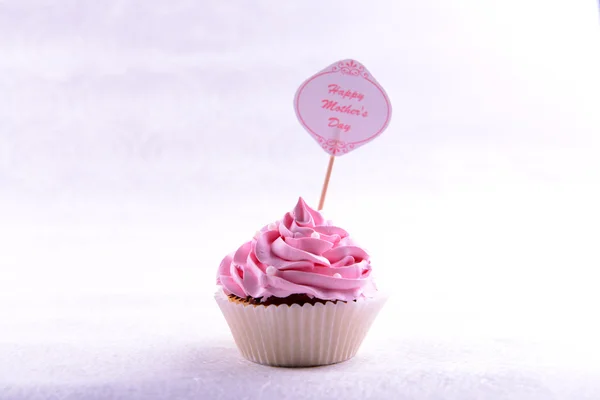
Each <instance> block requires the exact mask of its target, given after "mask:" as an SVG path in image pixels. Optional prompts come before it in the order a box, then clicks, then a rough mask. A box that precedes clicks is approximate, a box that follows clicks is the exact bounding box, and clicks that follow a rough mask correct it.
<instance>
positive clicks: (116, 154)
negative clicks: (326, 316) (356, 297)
mask: <svg viewBox="0 0 600 400" xmlns="http://www.w3.org/2000/svg"><path fill="white" fill-rule="evenodd" d="M599 45H600V33H599V29H598V6H597V3H596V2H594V1H592V0H589V1H584V0H562V1H561V0H550V1H549V0H545V1H542V0H521V1H517V0H509V1H504V2H488V1H485V2H484V1H478V0H462V1H455V2H447V1H442V0H424V1H419V2H415V1H405V0H401V1H370V2H359V1H354V0H346V1H328V2H275V1H266V0H265V1H255V2H251V3H250V2H242V1H235V2H231V1H230V2H225V1H223V2H220V1H217V0H214V1H191V0H189V1H185V0H172V1H169V2H161V1H157V0H151V1H148V0H137V1H125V0H109V1H104V2H92V1H76V0H63V1H60V2H59V1H42V0H21V1H19V0H0V398H1V399H3V400H4V399H7V400H8V399H25V398H37V399H50V398H57V399H80V398H81V399H95V398H98V399H101V398H103V399H106V398H126V399H150V398H157V399H159V398H171V399H179V398H181V399H183V398H207V399H209V398H210V399H212V398H215V399H216V398H224V399H229V398H231V399H232V398H238V399H242V398H248V399H254V398H261V396H262V398H264V399H267V398H275V397H277V398H297V397H298V396H300V393H301V391H302V390H307V391H308V392H309V393H310V394H311V398H337V397H340V398H341V396H344V398H348V399H349V398H418V399H461V400H464V399H480V398H481V399H483V398H485V399H509V398H510V399H552V398H556V399H575V398H577V399H585V398H589V399H597V398H600V383H598V382H600V367H599V366H600V347H599V346H598V345H597V339H596V337H597V336H598V335H600V326H599V324H598V321H597V318H598V304H599V302H600V294H599V293H598V283H597V282H598V274H597V269H598V267H600V256H599V254H598V253H599V251H598V249H599V247H600V246H599V243H600V233H599V230H598V226H599V225H600V212H599V211H598V204H600V189H599V182H600V161H599V160H600V158H599V157H598V154H599V151H600V135H599V133H600V112H599V111H598V109H599V106H600V96H599V93H600V74H599V73H598V71H600V51H599V50H600V47H599ZM343 58H355V59H357V60H359V61H361V62H363V63H364V64H365V65H366V67H367V68H369V69H370V71H371V72H372V73H373V75H374V76H375V77H376V78H377V79H378V81H379V82H380V83H381V84H382V85H383V86H384V87H385V88H386V90H387V92H388V94H389V97H390V99H391V101H392V105H393V108H394V114H393V118H392V122H391V124H390V127H389V128H388V130H387V131H386V132H385V133H384V134H383V135H382V136H381V137H380V138H378V139H377V140H376V141H374V142H373V143H371V144H369V145H368V146H365V147H363V148H361V149H359V150H357V151H356V152H354V153H352V154H350V155H347V156H344V157H342V158H340V159H338V160H337V162H336V165H335V167H334V171H333V177H332V183H331V186H330V191H329V195H328V198H327V202H326V214H327V215H328V216H329V217H331V218H333V219H334V220H335V221H336V223H337V224H338V225H340V226H342V227H345V228H346V229H347V230H349V231H350V233H351V234H353V235H354V236H355V237H356V238H357V239H358V240H359V241H360V242H362V244H364V246H365V247H366V248H367V249H369V251H370V252H371V253H372V255H373V260H374V270H375V271H376V273H377V276H378V277H379V282H380V285H381V286H382V287H384V288H385V289H386V290H388V291H390V292H391V293H392V294H393V297H392V299H391V300H390V303H389V304H388V306H387V307H386V309H385V310H384V311H383V313H382V314H381V315H380V318H379V320H378V321H377V322H376V325H375V326H374V327H373V330H372V332H371V335H370V336H369V337H368V338H367V340H366V342H365V344H364V348H363V350H362V351H361V352H360V353H359V355H358V356H357V358H356V359H355V360H353V361H350V362H348V363H345V364H341V365H338V366H333V367H327V368H319V369H312V370H298V371H293V370H280V369H271V368H266V367H260V366H254V365H251V364H249V363H247V362H245V361H243V360H242V359H241V358H240V357H239V356H238V355H237V353H236V351H235V348H234V345H233V341H232V339H231V337H230V335H229V333H228V330H227V326H226V324H225V321H224V319H223V318H222V317H221V316H220V314H219V311H218V309H217V307H216V304H215V302H214V300H213V299H212V294H213V291H214V279H215V272H216V268H217V266H218V263H219V261H220V260H221V258H222V257H223V256H224V255H225V254H226V253H227V252H230V251H232V250H234V249H235V248H237V246H239V244H241V243H242V242H243V241H244V240H247V239H248V238H249V237H250V236H251V235H252V234H253V233H254V232H255V230H256V229H257V228H258V227H260V226H262V225H263V224H265V223H268V222H270V221H271V220H274V219H277V218H279V217H281V216H282V215H283V214H284V213H285V212H286V211H288V210H289V209H291V207H293V205H294V204H295V201H296V200H297V197H298V196H299V195H301V196H304V197H305V198H306V199H307V201H309V203H312V204H313V205H315V204H316V201H317V200H318V195H319V191H320V186H321V183H322V179H323V175H324V172H325V168H326V164H327V155H326V154H325V153H324V152H323V151H322V150H320V149H319V147H318V146H317V145H316V144H315V143H314V141H313V140H312V139H311V138H310V137H309V135H308V134H307V133H305V131H304V130H303V129H302V128H301V126H300V124H299V123H298V122H297V121H296V118H295V115H294V111H293V107H292V99H293V96H294V92H295V90H296V89H297V87H298V85H299V84H300V83H301V82H302V81H303V80H304V79H305V78H307V77H308V76H309V75H311V74H313V73H314V72H316V71H318V70H320V69H321V68H323V67H325V66H327V65H329V64H330V63H332V62H334V61H336V60H338V59H343ZM353 396H354V397H353Z"/></svg>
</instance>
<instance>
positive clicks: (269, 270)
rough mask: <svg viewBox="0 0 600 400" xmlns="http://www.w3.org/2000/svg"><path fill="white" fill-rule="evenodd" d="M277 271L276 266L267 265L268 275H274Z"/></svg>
mask: <svg viewBox="0 0 600 400" xmlns="http://www.w3.org/2000/svg"><path fill="white" fill-rule="evenodd" d="M275 272H277V269H276V268H275V267H274V266H272V265H269V266H268V267H267V275H269V276H273V275H275Z"/></svg>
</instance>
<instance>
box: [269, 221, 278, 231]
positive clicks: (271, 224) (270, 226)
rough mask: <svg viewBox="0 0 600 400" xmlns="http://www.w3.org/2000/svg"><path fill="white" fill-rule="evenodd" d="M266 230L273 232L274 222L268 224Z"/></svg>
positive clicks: (275, 227) (275, 226)
mask: <svg viewBox="0 0 600 400" xmlns="http://www.w3.org/2000/svg"><path fill="white" fill-rule="evenodd" d="M267 228H268V229H269V230H270V231H274V230H275V229H277V225H275V223H274V222H271V223H270V224H269V225H268V226H267Z"/></svg>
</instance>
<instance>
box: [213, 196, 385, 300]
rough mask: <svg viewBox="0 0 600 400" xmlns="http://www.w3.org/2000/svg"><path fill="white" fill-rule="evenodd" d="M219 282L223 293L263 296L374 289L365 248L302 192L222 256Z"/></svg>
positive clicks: (361, 293) (327, 295)
mask: <svg viewBox="0 0 600 400" xmlns="http://www.w3.org/2000/svg"><path fill="white" fill-rule="evenodd" d="M217 284H219V285H221V286H222V287H223V289H224V291H225V293H226V294H234V295H236V296H239V297H247V296H251V297H253V298H262V300H266V299H267V298H268V297H271V296H275V297H287V296H289V295H292V294H306V295H308V296H310V297H316V298H318V299H322V300H343V301H351V300H355V299H357V298H360V297H370V296H372V295H373V294H374V293H375V291H376V288H375V285H374V284H373V280H372V278H371V262H370V259H369V254H367V252H366V251H365V250H364V249H362V248H360V247H359V246H357V245H356V244H355V243H354V242H353V241H352V240H351V239H350V237H349V236H348V233H347V232H346V231H345V230H343V229H342V228H338V227H336V226H332V225H331V224H330V223H329V222H326V221H325V219H324V218H323V216H322V215H321V214H320V213H319V212H318V211H315V210H313V209H312V208H310V207H309V206H307V205H306V203H305V202H304V200H303V199H302V198H300V199H299V200H298V204H296V207H295V208H294V210H293V211H291V212H288V213H287V214H286V215H285V216H284V217H283V219H282V220H281V221H277V222H275V223H273V224H269V225H267V226H265V227H263V228H262V229H261V230H260V231H258V232H257V234H256V235H255V236H254V238H253V239H252V240H250V241H249V242H246V243H244V244H243V245H242V246H241V247H240V248H239V249H238V250H237V251H236V252H234V253H232V254H230V255H228V256H226V257H225V258H224V259H223V261H221V265H220V266H219V272H218V274H217Z"/></svg>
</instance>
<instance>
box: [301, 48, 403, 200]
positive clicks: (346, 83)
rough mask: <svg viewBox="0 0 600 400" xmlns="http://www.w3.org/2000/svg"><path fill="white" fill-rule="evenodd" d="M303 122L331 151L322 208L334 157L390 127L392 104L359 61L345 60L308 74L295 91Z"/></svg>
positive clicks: (312, 134) (322, 193) (322, 196)
mask: <svg viewBox="0 0 600 400" xmlns="http://www.w3.org/2000/svg"><path fill="white" fill-rule="evenodd" d="M294 109H295V110H296V116H297V117H298V120H299V121H300V124H302V126H303V127H304V129H306V131H307V132H308V133H310V134H311V136H312V137H313V138H314V139H315V140H316V141H317V143H319V145H320V146H321V148H322V149H323V150H325V151H326V152H327V153H328V154H329V155H330V157H329V165H328V166H327V173H326V175H325V182H324V183H323V189H322V190H321V199H320V200H319V210H322V209H323V204H324V203H325V195H326V194H327V187H328V186H329V178H330V177H331V170H332V169H333V162H334V160H335V157H339V156H343V155H344V154H348V153H349V152H351V151H353V150H355V149H357V148H359V147H360V146H363V145H365V144H367V143H369V142H370V141H371V140H373V139H375V138H376V137H377V136H379V135H380V134H381V133H382V132H383V131H384V130H385V128H387V126H388V124H389V122H390V118H391V115H392V106H391V104H390V100H389V99H388V97H387V94H386V93H385V90H383V88H382V87H381V86H380V85H379V83H378V82H377V81H376V80H375V78H374V77H373V76H372V75H371V73H370V72H369V71H368V70H367V69H366V68H365V67H364V66H363V65H362V64H361V63H359V62H358V61H355V60H342V61H338V62H336V63H333V64H331V65H330V66H328V67H327V68H325V69H324V70H322V71H320V72H318V73H317V74H315V75H313V76H311V77H310V78H308V79H307V80H306V81H304V83H302V85H300V87H299V88H298V91H297V92H296V96H295V97H294Z"/></svg>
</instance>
